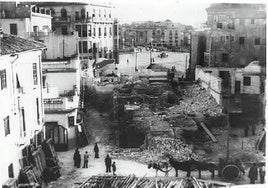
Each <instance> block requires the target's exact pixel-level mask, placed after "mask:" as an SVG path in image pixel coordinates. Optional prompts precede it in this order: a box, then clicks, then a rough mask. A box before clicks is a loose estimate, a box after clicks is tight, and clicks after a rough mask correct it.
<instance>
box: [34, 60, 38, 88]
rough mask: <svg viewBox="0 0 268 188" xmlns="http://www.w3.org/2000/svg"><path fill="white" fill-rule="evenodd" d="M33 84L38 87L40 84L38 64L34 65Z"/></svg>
mask: <svg viewBox="0 0 268 188" xmlns="http://www.w3.org/2000/svg"><path fill="white" fill-rule="evenodd" d="M33 82H34V85H37V83H38V77H37V64H36V63H33Z"/></svg>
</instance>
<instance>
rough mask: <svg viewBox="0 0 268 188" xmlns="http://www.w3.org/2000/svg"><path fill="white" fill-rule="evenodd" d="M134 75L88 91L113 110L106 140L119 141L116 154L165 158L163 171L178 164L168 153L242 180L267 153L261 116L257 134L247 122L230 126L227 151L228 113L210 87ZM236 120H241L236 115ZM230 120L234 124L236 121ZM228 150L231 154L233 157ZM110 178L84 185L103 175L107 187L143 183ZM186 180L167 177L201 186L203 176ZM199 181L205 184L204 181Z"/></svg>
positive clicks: (103, 109) (157, 160)
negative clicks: (106, 89) (109, 89)
mask: <svg viewBox="0 0 268 188" xmlns="http://www.w3.org/2000/svg"><path fill="white" fill-rule="evenodd" d="M134 77H135V78H134V79H133V78H132V80H125V81H121V82H118V83H116V84H115V83H114V89H113V92H112V93H111V92H110V93H109V92H107V93H105V94H104V93H103V92H101V93H98V92H97V91H96V90H94V89H92V87H91V89H89V88H87V89H86V92H85V100H86V101H85V102H86V103H87V101H88V102H89V103H90V105H92V106H95V107H96V108H97V109H99V110H100V111H101V112H102V114H106V113H107V114H109V115H107V116H109V118H110V120H111V124H110V128H111V134H110V138H108V139H107V143H105V144H107V145H109V143H114V144H113V146H111V149H110V151H108V152H109V153H111V156H112V158H114V159H128V160H133V161H137V162H140V163H144V164H147V165H148V164H152V163H155V164H162V163H164V164H165V162H166V163H167V164H168V166H169V167H168V168H165V166H159V169H158V170H160V171H162V172H166V171H168V169H171V168H172V167H173V164H169V163H170V160H169V156H172V158H174V159H176V160H178V161H180V162H185V161H186V163H187V161H188V162H189V161H199V162H202V164H203V165H204V166H203V167H202V168H200V170H204V171H203V173H204V172H205V171H206V170H210V167H209V165H211V164H214V165H215V166H213V168H214V169H213V170H215V178H216V179H217V180H220V181H238V178H239V175H240V174H243V173H244V169H245V170H246V169H248V168H249V167H250V166H251V164H252V162H255V161H262V159H263V153H262V152H259V150H257V149H255V148H257V147H258V148H260V147H263V146H260V144H264V143H263V142H261V143H260V141H259V137H260V134H261V131H262V129H263V126H264V125H263V124H261V123H259V122H258V121H255V123H254V127H253V126H252V124H251V125H250V126H252V127H251V128H253V129H255V128H256V133H255V134H256V135H252V136H249V137H245V136H244V129H243V128H242V127H239V126H238V127H232V128H231V130H230V131H229V136H230V140H229V142H230V143H229V145H230V146H229V149H228V150H229V151H227V136H228V131H227V126H226V125H227V121H228V119H227V118H228V117H227V114H225V113H223V112H224V109H223V107H221V106H220V105H218V104H217V103H216V101H215V99H214V98H213V97H212V96H211V95H210V94H209V91H208V90H205V89H204V88H202V87H201V85H200V83H199V82H198V81H195V82H190V81H171V80H169V81H164V82H163V81H159V80H157V78H155V77H150V76H145V75H139V76H134ZM160 80H161V79H160ZM101 87H105V86H101ZM85 105H86V106H87V104H85ZM108 106H110V110H109V108H108ZM103 116H104V115H103ZM236 121H237V122H238V120H237V119H236ZM240 122H241V120H240ZM251 122H252V121H251ZM231 125H232V126H233V123H232V122H231ZM250 130H251V129H250ZM250 135H251V133H250ZM256 143H258V146H257V147H256V145H255V144H256ZM118 146H119V147H118ZM227 152H229V153H228V154H227ZM226 155H229V156H228V161H226ZM219 162H220V163H219ZM241 163H243V167H244V169H243V167H242V166H241ZM228 165H229V166H228ZM233 165H234V166H235V167H234V166H233ZM186 166H187V164H186ZM154 167H155V169H156V168H157V167H156V166H154ZM225 167H227V168H225ZM160 168H161V169H160ZM224 168H225V169H224ZM178 169H179V170H184V171H185V172H184V173H185V177H186V172H187V167H186V169H183V167H182V168H178ZM190 169H191V170H194V169H195V170H197V168H196V166H195V167H194V166H191V167H190ZM171 170H174V169H171ZM218 170H219V171H218ZM224 170H225V172H224ZM184 173H183V174H184ZM222 173H225V174H222ZM206 175H207V176H210V175H212V174H211V173H209V175H208V174H206ZM216 176H217V177H216ZM223 176H224V177H223ZM108 177H109V176H108ZM108 177H107V176H105V177H101V176H100V177H98V176H94V177H92V178H93V179H92V178H89V179H88V180H87V181H86V182H85V183H84V184H83V185H84V186H85V187H87V186H86V185H88V186H89V185H91V184H89V182H95V180H96V182H99V183H100V181H101V180H102V182H106V184H104V183H103V185H106V186H107V185H112V184H113V183H115V184H116V183H117V185H118V182H121V183H122V182H124V181H125V182H127V181H128V183H129V184H127V185H130V184H131V183H132V184H135V183H137V181H138V182H140V180H137V178H135V177H133V176H129V177H128V178H126V177H124V178H123V177H121V179H120V178H119V177H118V178H115V177H110V178H108ZM218 177H221V178H218ZM122 178H123V180H124V181H123V180H122ZM199 178H202V177H199ZM170 180H171V179H170ZM183 181H184V182H181V181H177V182H176V183H177V184H176V183H175V182H174V181H173V182H170V181H167V179H166V184H165V185H168V184H170V185H171V184H172V183H174V185H183V184H184V186H185V187H187V186H189V185H190V184H191V183H192V184H195V186H196V185H198V181H194V180H193V181H190V180H189V179H188V180H186V179H185V180H183ZM187 181H189V182H191V183H189V182H188V183H187ZM96 182H95V183H96ZM142 182H143V184H142V183H141V184H140V185H142V186H145V185H149V184H150V183H152V182H151V181H149V180H148V179H147V180H146V178H145V179H144V181H142ZM196 182H197V183H196ZM87 183H88V184H87ZM218 183H219V182H218ZM153 184H155V182H154V181H153ZM95 185H98V183H96V184H95ZM186 185H187V186H186ZM215 185H217V184H215ZM222 185H224V184H222ZM81 186H82V185H81ZM92 186H93V184H92ZM198 186H200V187H201V186H204V185H203V184H202V183H201V182H200V181H199V185H198ZM82 187H83V186H82ZM89 187H90V186H89ZM93 187H94V186H93ZM115 187H116V186H115ZM119 187H120V186H119ZM123 187H124V186H123Z"/></svg>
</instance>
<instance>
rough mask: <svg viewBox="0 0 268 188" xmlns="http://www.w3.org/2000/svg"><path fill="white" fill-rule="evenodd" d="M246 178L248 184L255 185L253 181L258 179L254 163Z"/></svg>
mask: <svg viewBox="0 0 268 188" xmlns="http://www.w3.org/2000/svg"><path fill="white" fill-rule="evenodd" d="M248 177H249V179H250V183H251V184H255V181H256V180H257V178H258V169H257V167H256V163H253V166H252V167H251V168H250V169H249V172H248Z"/></svg>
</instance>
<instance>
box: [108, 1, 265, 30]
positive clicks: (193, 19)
mask: <svg viewBox="0 0 268 188" xmlns="http://www.w3.org/2000/svg"><path fill="white" fill-rule="evenodd" d="M110 2H112V5H113V6H114V7H115V11H114V12H115V14H116V16H117V17H118V19H119V22H120V23H121V24H122V23H131V22H133V21H147V20H152V21H164V20H166V19H170V20H171V21H173V22H179V23H182V24H186V25H193V26H198V25H200V23H205V22H206V20H207V13H206V8H208V7H209V6H210V4H211V3H221V2H227V3H228V2H229V3H266V1H265V0H254V1H253V0H224V1H223V0H110Z"/></svg>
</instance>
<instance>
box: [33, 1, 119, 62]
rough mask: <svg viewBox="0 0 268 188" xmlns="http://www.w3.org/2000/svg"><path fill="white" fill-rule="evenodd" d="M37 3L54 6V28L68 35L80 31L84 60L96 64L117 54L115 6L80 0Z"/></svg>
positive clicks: (43, 5)
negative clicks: (115, 48) (101, 59)
mask: <svg viewBox="0 0 268 188" xmlns="http://www.w3.org/2000/svg"><path fill="white" fill-rule="evenodd" d="M37 5H38V6H40V7H46V8H48V9H50V10H51V15H52V17H53V19H52V30H53V31H55V32H56V33H58V34H62V35H68V34H70V33H73V32H74V31H77V32H78V36H79V43H78V44H79V45H78V51H79V53H80V59H81V60H83V61H85V62H90V63H91V65H92V63H93V61H95V60H97V59H98V58H108V59H113V58H114V53H115V51H114V47H116V46H115V45H114V38H116V36H115V34H116V33H115V32H114V24H117V23H116V22H115V18H114V15H113V10H112V9H113V8H112V6H110V5H99V4H88V3H79V2H77V3H75V2H74V3H65V2H56V3H54V2H44V3H38V4H37ZM91 60H92V61H91Z"/></svg>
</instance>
